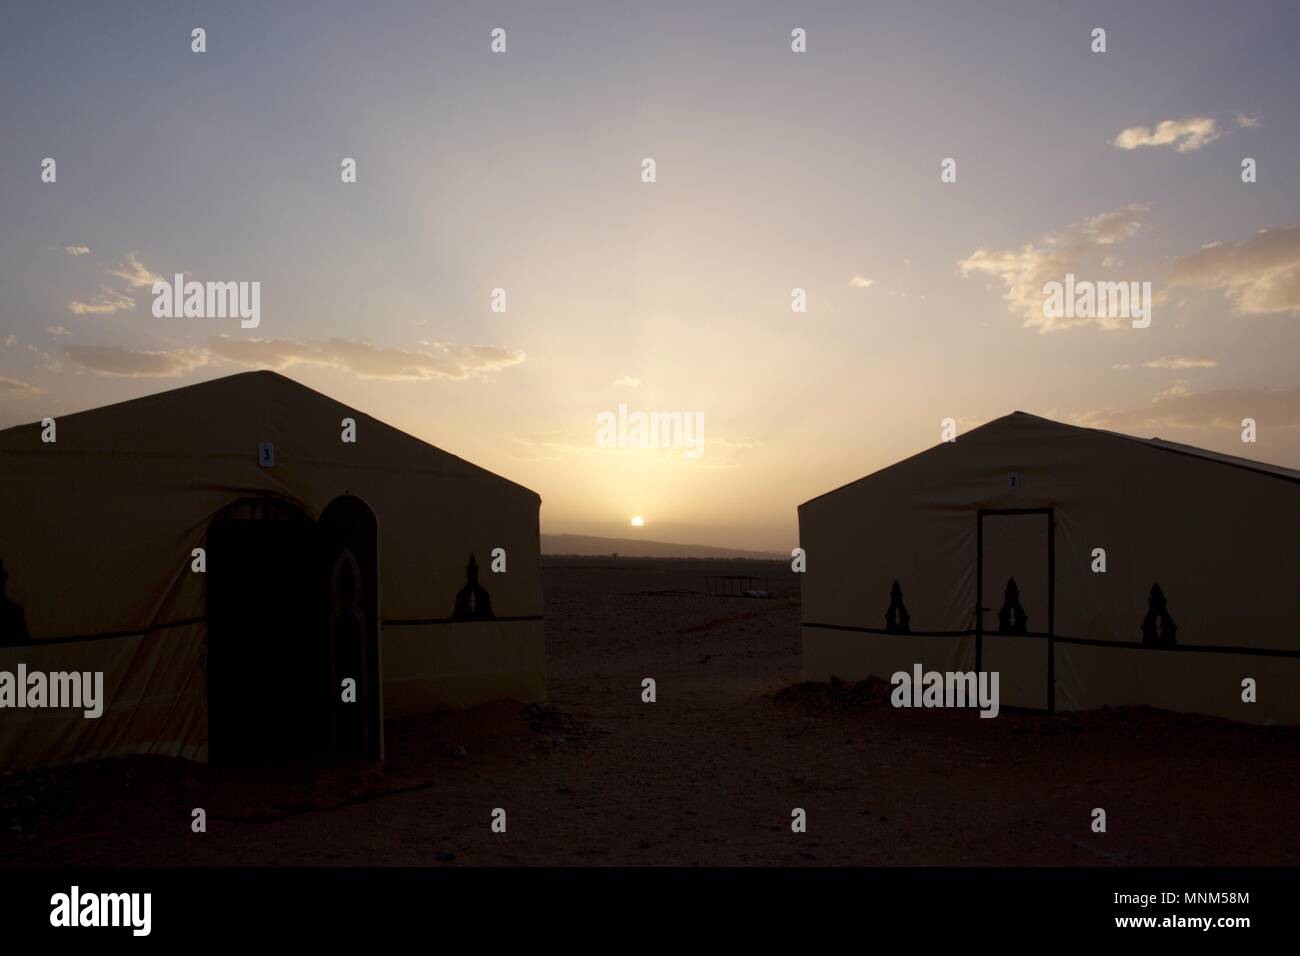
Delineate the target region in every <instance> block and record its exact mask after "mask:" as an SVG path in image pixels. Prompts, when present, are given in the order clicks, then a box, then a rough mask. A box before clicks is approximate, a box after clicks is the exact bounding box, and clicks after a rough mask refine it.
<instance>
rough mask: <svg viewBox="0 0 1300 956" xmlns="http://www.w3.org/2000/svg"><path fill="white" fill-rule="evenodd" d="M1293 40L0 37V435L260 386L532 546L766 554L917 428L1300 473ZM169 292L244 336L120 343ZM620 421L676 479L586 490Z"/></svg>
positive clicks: (56, 26) (796, 10)
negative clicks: (514, 525) (498, 502)
mask: <svg viewBox="0 0 1300 956" xmlns="http://www.w3.org/2000/svg"><path fill="white" fill-rule="evenodd" d="M1085 6H1090V9H1085ZM194 27H203V28H205V29H206V31H207V52H206V53H202V54H199V53H194V52H192V51H191V30H192V28H194ZM494 27H502V28H504V29H505V30H506V37H507V48H506V52H505V53H504V54H494V53H492V52H491V50H490V48H489V44H490V40H491V37H490V32H491V30H492V29H493V28H494ZM796 27H798V28H803V29H804V30H806V31H807V52H806V53H794V52H792V51H791V31H792V30H793V29H795V28H796ZM1094 27H1103V28H1105V30H1106V31H1107V33H1106V45H1107V51H1106V52H1105V53H1093V52H1091V50H1090V45H1091V36H1090V34H1091V31H1092V29H1093V28H1094ZM1297 37H1300V6H1298V5H1297V4H1294V3H1278V4H1266V3H1234V4H1194V3H1186V2H1178V3H1141V4H1133V3H1131V2H1124V3H1117V4H1091V5H1083V4H1069V5H1066V4H1061V5H1059V7H1055V6H1053V5H1050V4H1045V3H1036V2H1026V3H1014V4H1013V3H996V4H979V5H977V4H974V3H952V4H937V3H935V4H931V3H910V2H909V3H899V4H874V3H873V4H864V3H829V2H826V3H814V4H793V3H759V2H744V3H707V2H706V3H680V4H678V3H635V4H634V3H631V2H626V3H594V2H593V3H572V4H565V3H554V2H548V3H517V4H494V3H479V2H476V3H472V4H471V3H463V4H440V3H432V2H427V0H426V2H419V3H409V4H405V3H392V2H385V3H380V4H360V3H346V4H344V3H338V4H325V3H311V4H307V3H289V2H277V3H260V2H259V3H248V4H241V3H222V4H194V5H186V4H181V3H170V2H169V3H113V4H105V3H86V4H63V3H30V4H27V3H17V2H15V3H8V4H6V5H5V7H4V10H3V13H0V130H2V131H3V133H2V135H0V172H2V175H0V222H3V229H2V230H0V426H7V425H12V424H17V423H20V422H27V421H32V420H35V419H39V418H41V417H43V416H45V415H55V416H57V415H60V414H65V413H68V412H72V411H75V410H79V409H82V408H87V407H92V406H95V405H101V404H106V403H109V402H113V401H119V400H122V399H127V398H133V397H136V396H139V395H144V394H149V393H152V392H156V391H161V390H164V389H168V388H174V387H177V386H179V385H184V384H189V383H192V382H198V381H203V380H206V379H210V378H215V377H218V376H222V375H228V374H231V373H234V372H239V371H244V370H247V369H248V368H255V367H268V368H276V369H278V370H280V371H282V372H283V373H284V374H286V375H288V376H290V377H292V378H294V379H297V380H298V381H301V382H303V383H305V384H307V385H309V386H311V387H312V388H315V389H318V390H320V391H323V392H326V393H327V394H329V395H331V396H334V397H336V398H338V399H339V400H341V401H343V402H346V403H348V404H351V405H353V406H355V407H357V408H359V409H361V410H363V411H365V412H367V413H368V414H371V415H374V416H376V417H378V418H380V419H383V420H385V421H388V422H390V423H391V424H393V425H396V426H398V427H400V428H402V429H405V430H406V431H409V432H411V433H412V434H414V435H417V436H419V437H420V438H422V439H425V440H427V441H430V442H432V443H434V444H436V445H438V446H439V447H442V448H445V449H447V450H449V451H452V452H454V453H456V454H458V455H461V456H462V457H465V458H468V459H469V460H471V461H474V462H476V463H478V464H480V465H483V466H484V467H487V468H490V469H492V470H493V471H496V472H498V473H500V474H502V475H505V476H506V477H509V478H511V479H513V480H515V481H518V482H520V483H521V484H524V485H526V486H528V487H530V488H533V489H535V490H536V491H538V492H539V493H540V494H541V495H542V499H543V506H542V527H543V530H544V531H548V532H565V531H568V532H580V533H588V534H611V535H625V534H631V533H636V534H640V535H642V536H644V537H647V538H654V539H658V540H669V541H681V542H703V543H711V544H718V545H731V546H736V547H760V548H772V549H776V548H789V547H791V546H792V545H793V544H794V543H795V540H794V539H795V533H796V520H795V507H796V505H797V504H798V503H799V502H801V501H804V500H806V499H808V498H810V497H812V496H814V495H817V494H820V493H822V492H824V491H827V490H829V489H831V488H833V487H836V486H838V485H841V484H843V483H845V482H846V481H850V480H852V479H854V478H857V477H860V476H861V475H864V474H866V473H868V472H870V471H873V470H875V469H877V468H880V467H883V466H885V465H887V464H889V463H891V462H893V461H896V460H898V459H900V458H902V457H905V456H907V455H910V454H913V453H915V452H917V451H920V450H922V449H924V448H926V447H928V446H931V445H933V444H935V443H937V442H938V441H939V437H940V435H939V432H940V422H941V420H942V419H944V418H948V417H951V418H953V419H955V420H956V421H957V422H958V424H959V426H960V428H962V429H968V428H970V427H972V426H974V425H976V424H979V423H981V422H984V421H987V420H989V419H991V418H995V417H997V416H999V415H1002V414H1005V413H1007V412H1010V411H1012V410H1014V409H1023V410H1025V411H1030V412H1034V413H1037V414H1041V415H1045V416H1048V417H1051V418H1056V419H1059V420H1063V421H1070V422H1077V423H1081V424H1091V425H1097V426H1101V427H1107V428H1113V429H1116V430H1120V431H1125V432H1129V433H1132V434H1137V435H1142V436H1150V435H1159V436H1161V437H1164V438H1168V439H1172V440H1178V441H1185V442H1189V443H1192V444H1197V445H1203V446H1206V447H1209V448H1214V449H1217V450H1221V451H1225V452H1228V453H1232V454H1238V455H1244V456H1245V457H1251V458H1258V459H1262V460H1266V461H1273V462H1278V463H1281V464H1286V465H1290V466H1292V467H1300V375H1298V374H1297V373H1298V371H1300V358H1298V356H1300V180H1298V179H1297V176H1300V162H1298V161H1297V156H1300V130H1298V129H1297V119H1298V118H1300V106H1298V105H1297V97H1296V90H1297V89H1300V67H1298V66H1297V64H1300V57H1298V56H1297V50H1296V39H1297ZM46 157H52V158H54V159H55V160H56V163H57V181H56V182H54V183H46V182H42V180H41V163H42V160H43V159H44V158H46ZM344 157H353V158H355V159H356V161H357V182H356V183H348V184H345V183H343V182H342V181H341V176H340V163H341V161H342V159H343V158H344ZM647 157H650V158H653V159H654V160H655V163H656V174H657V180H656V181H655V182H654V183H652V184H648V183H645V182H642V160H643V159H644V158H647ZM947 157H951V158H953V159H955V160H956V170H957V181H956V182H955V183H943V182H941V181H940V163H941V161H942V160H943V159H944V158H947ZM1245 157H1250V158H1253V159H1254V160H1255V161H1256V163H1257V174H1258V181H1257V182H1254V183H1250V184H1247V183H1243V182H1242V170H1241V163H1242V160H1243V158H1245ZM1067 271H1069V272H1073V273H1075V274H1076V275H1077V276H1078V277H1079V278H1080V279H1089V280H1103V281H1120V280H1122V281H1126V282H1127V281H1137V282H1144V281H1145V282H1150V283H1152V288H1153V292H1154V296H1155V299H1154V306H1153V314H1152V322H1151V325H1150V327H1149V328H1145V329H1134V328H1132V327H1131V325H1130V323H1129V322H1128V321H1127V320H1124V321H1112V322H1106V321H1082V322H1078V323H1071V322H1069V321H1068V320H1067V321H1047V320H1045V319H1044V318H1043V316H1042V313H1041V305H1042V301H1043V295H1042V292H1041V289H1042V284H1043V282H1045V281H1048V280H1050V279H1053V278H1055V279H1057V280H1063V279H1064V273H1065V272H1067ZM177 272H183V273H185V274H186V276H187V278H189V279H194V280H198V281H201V282H204V281H209V280H212V281H258V282H260V283H261V324H260V326H259V327H258V328H256V329H243V328H241V327H240V323H239V321H238V319H230V318H188V319H185V318H181V319H170V318H156V317H154V315H153V314H152V311H151V306H152V302H153V296H152V293H151V283H152V281H153V277H154V276H155V275H160V276H163V277H166V278H168V279H170V277H171V276H172V275H173V274H174V273H177ZM498 287H499V288H504V289H505V290H506V293H507V310H506V311H505V312H504V313H496V312H493V311H491V309H490V307H489V306H490V301H491V293H492V290H493V289H494V288H498ZM796 287H798V288H803V289H805V290H806V293H807V303H808V307H807V312H805V313H796V312H793V311H792V310H791V290H792V289H794V288H796ZM1108 326H1113V327H1108ZM620 403H625V404H627V405H628V406H629V408H630V409H631V410H633V411H636V410H643V411H681V412H691V413H696V412H698V413H702V414H703V416H704V453H703V455H701V456H699V457H698V458H691V457H688V456H687V455H686V454H685V452H684V450H676V451H672V450H669V451H663V450H660V451H653V450H646V449H609V448H601V447H598V446H597V442H596V419H597V416H598V415H599V414H600V413H601V412H605V411H610V412H614V411H616V410H617V409H618V406H619V404H620ZM1247 416H1250V417H1254V418H1255V419H1256V420H1257V421H1258V425H1259V440H1258V443H1257V444H1255V445H1245V444H1243V443H1242V442H1241V441H1240V431H1241V429H1240V424H1239V423H1240V421H1241V419H1242V418H1243V417H1247ZM195 427H201V423H197V422H196V423H195ZM959 440H960V439H959ZM632 515H643V516H644V518H645V527H644V528H641V529H640V530H639V531H636V532H633V531H632V529H630V528H629V527H628V520H629V518H630V517H631V516H632Z"/></svg>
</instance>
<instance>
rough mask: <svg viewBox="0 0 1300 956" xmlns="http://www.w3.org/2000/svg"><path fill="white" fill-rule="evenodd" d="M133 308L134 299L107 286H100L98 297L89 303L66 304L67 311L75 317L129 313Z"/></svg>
mask: <svg viewBox="0 0 1300 956" xmlns="http://www.w3.org/2000/svg"><path fill="white" fill-rule="evenodd" d="M134 308H135V299H133V298H131V297H130V296H129V295H123V294H122V293H121V292H116V291H114V290H113V289H110V288H109V287H108V286H100V289H99V295H97V296H95V297H94V298H93V299H91V300H90V301H89V302H81V301H79V300H77V299H74V300H73V301H71V302H69V303H68V311H69V312H74V313H76V314H77V315H112V314H113V313H114V312H129V311H130V310H131V309H134Z"/></svg>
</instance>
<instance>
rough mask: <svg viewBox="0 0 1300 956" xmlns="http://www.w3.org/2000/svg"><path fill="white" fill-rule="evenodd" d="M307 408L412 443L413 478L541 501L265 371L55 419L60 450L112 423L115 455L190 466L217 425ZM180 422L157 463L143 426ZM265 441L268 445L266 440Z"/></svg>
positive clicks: (5, 436)
mask: <svg viewBox="0 0 1300 956" xmlns="http://www.w3.org/2000/svg"><path fill="white" fill-rule="evenodd" d="M304 405H318V406H321V407H322V408H324V407H329V408H331V409H332V410H333V413H337V412H343V413H351V414H352V415H353V416H354V417H355V418H356V419H357V421H358V422H360V421H362V420H366V421H367V422H369V423H373V424H374V425H377V426H379V428H380V429H382V430H383V431H384V432H386V433H387V435H388V436H389V438H390V439H392V440H393V441H394V442H395V443H396V444H398V445H401V446H403V447H405V446H406V445H407V444H408V443H409V446H410V448H411V452H412V456H411V457H412V461H411V466H412V468H413V470H423V468H422V466H424V467H427V466H428V464H429V463H430V461H431V460H436V461H437V465H436V466H435V467H437V468H438V469H439V470H446V471H451V472H460V473H462V474H473V475H476V476H477V477H480V478H483V479H485V480H489V481H491V482H494V483H500V484H504V485H509V486H511V487H512V488H514V489H517V490H518V491H519V492H521V493H524V494H528V495H531V496H533V497H535V498H538V499H539V500H540V496H539V495H538V494H537V493H536V492H535V491H532V490H531V489H528V488H525V487H524V486H522V485H519V484H517V483H515V482H513V481H510V480H509V479H507V478H503V477H501V476H500V475H497V474H495V473H493V472H490V471H488V470H487V469H485V468H481V467H479V466H478V465H475V464H473V463H472V462H468V461H466V460H465V459H463V458H459V457H457V456H456V455H453V454H451V453H450V452H447V451H444V450H443V449H441V448H438V447H436V446H434V445H431V444H429V443H428V442H426V441H423V440H421V439H419V438H416V437H415V436H414V435H411V434H408V433H407V432H403V431H402V430H401V429H398V428H394V427H393V426H392V425H388V424H386V423H384V422H381V421H379V420H378V419H375V418H373V417H372V416H369V415H366V414H365V413H364V412H360V411H358V410H356V409H353V408H351V407H350V406H347V405H344V404H342V403H341V402H338V401H336V400H335V399H332V398H330V397H329V396H328V395H325V394H323V393H321V392H318V391H316V390H315V389H312V388H308V387H307V386H306V385H303V384H302V383H300V382H296V381H294V380H293V379H291V378H288V377H286V376H284V375H281V374H279V373H278V372H272V371H267V370H259V371H252V372H241V373H238V374H235V375H227V376H223V377H221V378H216V379H211V380H210V381H206V382H199V383H197V384H194V385H185V386H182V387H180V388H173V389H168V390H166V391H163V392H155V393H154V394H152V395H144V396H142V397H140V398H133V399H128V400H127V401H123V402H115V403H113V404H111V405H103V406H99V407H97V408H90V409H85V410H83V411H80V412H74V413H70V414H67V415H60V416H58V419H57V420H58V424H59V432H60V439H61V440H60V443H59V444H60V445H63V441H62V438H63V434H64V432H65V429H67V428H68V426H72V427H73V428H77V426H90V427H83V428H77V430H79V431H82V433H83V434H85V433H87V432H90V433H92V434H93V433H95V432H96V431H98V429H97V427H96V426H98V425H100V424H103V425H109V423H111V426H110V427H108V428H107V429H105V430H104V431H105V433H107V434H110V435H112V436H113V439H112V440H113V443H114V446H115V447H113V448H112V449H111V453H113V454H116V455H123V454H126V455H131V454H137V453H138V454H141V455H147V456H149V457H175V458H188V457H192V456H193V454H194V453H195V448H194V447H193V446H194V445H195V443H196V442H197V443H200V444H201V443H202V442H203V441H204V440H205V439H204V435H205V433H207V434H209V435H211V434H214V433H215V431H216V429H214V428H213V426H214V424H215V423H223V424H225V423H230V422H232V420H236V419H238V418H239V417H240V416H244V415H247V413H248V410H249V408H250V407H251V408H254V409H257V411H258V413H259V414H260V415H262V416H264V420H265V421H266V422H268V423H274V426H273V430H278V428H279V427H282V426H283V424H284V419H285V417H286V416H285V410H286V409H288V410H290V417H292V416H294V415H300V414H301V412H300V411H297V410H300V409H301V408H302V407H303V406H304ZM133 421H138V422H140V423H141V427H140V429H139V430H138V431H136V430H129V431H128V432H127V433H126V435H127V436H129V437H124V435H123V431H122V429H121V425H122V423H126V422H133ZM177 421H187V422H188V423H189V424H192V425H193V426H194V427H193V429H192V430H187V431H188V432H189V433H188V434H182V433H178V432H173V433H172V434H173V435H174V436H175V439H176V440H175V442H174V443H172V444H171V446H170V454H169V455H163V456H160V455H159V452H158V450H157V448H156V444H155V442H156V435H155V436H150V435H147V434H144V433H145V432H146V431H148V429H147V428H146V427H145V423H147V422H157V423H165V424H167V425H168V426H169V427H170V426H171V425H172V424H174V423H175V422H177ZM112 426H116V427H112ZM40 427H41V426H40V425H39V424H27V425H15V426H12V427H10V428H6V429H3V430H0V451H19V450H24V449H26V448H28V447H30V445H31V442H30V439H29V438H28V437H27V436H26V435H25V434H23V433H25V432H27V431H28V430H30V429H39V428H40ZM69 430H70V429H69ZM265 437H268V438H269V437H271V435H270V434H268V435H266V436H265ZM214 440H215V439H214ZM79 444H80V443H79ZM99 450H100V451H103V450H104V449H99Z"/></svg>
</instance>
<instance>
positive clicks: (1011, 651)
mask: <svg viewBox="0 0 1300 956" xmlns="http://www.w3.org/2000/svg"><path fill="white" fill-rule="evenodd" d="M1013 475H1014V476H1015V478H1014V487H1012V484H1013V480H1012V477H1011V476H1013ZM1032 509H1050V514H1023V515H1012V514H991V513H986V514H985V515H984V517H983V520H982V521H981V520H980V517H979V513H980V511H981V510H984V511H986V512H994V511H1004V512H1005V511H1010V510H1022V511H1024V510H1032ZM981 526H982V533H981ZM799 534H800V545H801V546H802V547H803V548H804V549H805V550H806V551H807V556H808V567H807V573H806V574H804V575H803V620H804V625H803V671H804V677H805V679H808V680H826V679H828V678H829V677H831V676H832V675H834V676H836V677H839V678H841V679H845V680H857V679H862V678H865V677H868V676H876V677H881V678H884V679H888V678H889V677H890V676H891V675H892V674H893V673H894V672H895V671H898V670H910V669H911V668H912V666H913V664H915V663H918V662H919V663H922V664H923V665H924V666H925V668H926V669H933V670H971V669H974V668H975V666H976V653H977V644H978V645H980V646H979V652H980V657H981V659H980V666H981V668H982V669H986V670H987V669H993V670H997V671H999V673H1000V674H1001V675H1002V678H1001V679H1002V688H1001V691H1002V703H1003V706H1025V707H1034V708H1039V709H1045V708H1047V707H1048V706H1054V707H1055V709H1057V710H1077V709H1089V708H1096V707H1100V706H1103V705H1111V706H1120V705H1138V704H1148V705H1151V706H1155V707H1162V708H1167V709H1170V710H1178V711H1190V712H1196V713H1203V714H1213V715H1218V716H1223V717H1229V718H1232V719H1235V720H1242V721H1251V722H1258V723H1264V722H1280V723H1300V694H1297V692H1296V688H1297V687H1300V629H1298V628H1297V622H1298V621H1300V588H1297V587H1296V581H1297V580H1300V559H1298V557H1297V555H1298V554H1300V552H1298V550H1297V545H1296V543H1297V541H1300V473H1297V472H1294V471H1289V470H1287V469H1284V468H1279V467H1277V466H1272V465H1258V464H1256V463H1254V462H1249V461H1246V460H1244V459H1238V458H1232V457H1230V456H1225V455H1218V454H1214V453H1210V452H1202V451H1200V450H1199V449H1193V448H1189V447H1188V446H1184V445H1175V444H1172V443H1167V442H1160V441H1157V440H1151V441H1146V440H1141V439H1135V438H1130V437H1127V436H1122V435H1117V434H1113V433H1109V432H1104V431H1098V430H1093V429H1086V428H1077V427H1073V426H1069V425H1063V424H1059V423H1056V422H1052V421H1048V420H1046V419H1043V418H1038V417H1036V416H1033V415H1027V414H1024V413H1022V412H1016V413H1014V414H1011V415H1008V416H1006V417H1004V418H1000V419H997V420H996V421H993V422H990V423H989V424H987V425H985V426H983V427H981V428H977V429H975V430H973V431H971V432H969V433H968V434H964V435H960V436H959V437H958V438H957V440H956V441H955V442H950V443H944V444H941V445H939V446H937V447H935V448H932V449H930V450H928V451H926V452H923V453H921V454H919V455H916V456H914V457H912V458H909V459H906V460H905V461H902V462H899V463H898V464H895V465H892V466H890V467H888V468H885V469H884V470H882V471H879V472H877V473H875V474H873V475H870V476H868V477H866V478H863V479H861V480H860V481H857V482H854V483H852V484H850V485H846V486H845V487H843V488H840V489H838V490H835V491H832V492H830V493H828V494H825V495H822V496H821V497H818V498H814V499H813V500H811V501H808V502H805V503H804V504H803V505H801V506H800V508H799ZM1049 537H1050V541H1051V550H1050V555H1049V548H1048V542H1049ZM1096 548H1102V549H1104V550H1105V555H1106V571H1105V573H1095V572H1094V571H1093V570H1092V565H1093V562H1094V560H1095V559H1094V556H1093V551H1094V549H1096ZM981 550H982V551H983V572H984V573H983V581H982V582H981V581H979V578H980V571H981V562H980V553H981ZM1011 578H1014V579H1015V580H1016V583H1017V585H1018V587H1019V590H1020V604H1021V606H1022V609H1023V611H1024V613H1025V614H1026V615H1027V622H1026V630H1027V632H1028V633H1027V634H1026V635H1024V636H1021V635H999V634H997V633H996V632H997V631H998V630H999V621H998V612H999V611H1000V610H1001V609H1002V608H1003V605H1004V603H1005V600H1006V585H1007V582H1008V580H1009V579H1011ZM894 581H898V582H899V586H900V589H901V591H902V594H903V603H904V605H905V607H906V610H907V612H908V614H909V615H910V620H909V629H910V633H907V634H899V633H889V630H890V628H889V627H888V626H887V622H886V611H887V609H888V608H889V607H890V591H891V587H892V585H893V582H894ZM1049 583H1051V584H1052V585H1053V586H1052V587H1049ZM1156 584H1158V585H1159V586H1160V588H1161V589H1162V591H1163V594H1164V597H1165V602H1166V604H1165V607H1166V613H1167V614H1168V615H1169V617H1170V618H1171V619H1172V620H1173V621H1174V623H1175V624H1176V627H1177V630H1176V634H1174V636H1173V641H1174V644H1173V646H1172V647H1166V646H1152V645H1150V644H1146V643H1144V632H1143V625H1144V620H1145V619H1146V617H1147V615H1148V612H1149V611H1150V610H1151V607H1150V603H1149V599H1150V596H1151V589H1152V586H1153V585H1156ZM977 590H982V593H980V594H979V598H980V599H979V601H978V602H977V600H976V598H977ZM1049 596H1050V597H1051V598H1052V600H1051V607H1050V612H1051V613H1050V615H1049ZM977 606H979V607H983V608H986V609H987V610H984V611H983V612H981V613H982V618H983V620H982V632H983V633H982V635H981V638H980V639H979V640H977V637H976V607H977ZM1049 616H1050V618H1051V620H1050V622H1049ZM1049 623H1050V633H1051V634H1052V635H1054V637H1053V638H1049V637H1048V636H1047V635H1048V633H1049ZM1035 635H1040V636H1035ZM1159 636H1160V631H1159V629H1157V638H1159ZM1247 678H1251V679H1253V680H1255V681H1256V682H1257V687H1258V700H1257V702H1256V703H1245V702H1243V700H1242V682H1243V680H1245V679H1247Z"/></svg>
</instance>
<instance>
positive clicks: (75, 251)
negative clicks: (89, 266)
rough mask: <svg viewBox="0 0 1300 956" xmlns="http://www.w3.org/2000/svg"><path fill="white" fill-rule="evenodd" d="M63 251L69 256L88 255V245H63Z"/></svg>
mask: <svg viewBox="0 0 1300 956" xmlns="http://www.w3.org/2000/svg"><path fill="white" fill-rule="evenodd" d="M63 251H64V252H66V253H67V254H68V255H70V256H88V255H90V246H64V247H63Z"/></svg>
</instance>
